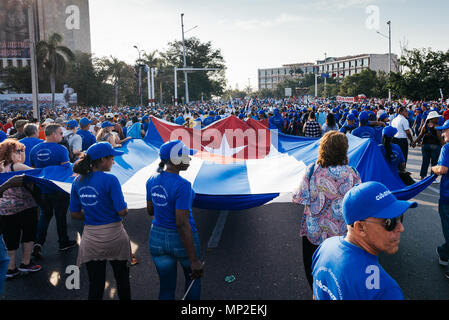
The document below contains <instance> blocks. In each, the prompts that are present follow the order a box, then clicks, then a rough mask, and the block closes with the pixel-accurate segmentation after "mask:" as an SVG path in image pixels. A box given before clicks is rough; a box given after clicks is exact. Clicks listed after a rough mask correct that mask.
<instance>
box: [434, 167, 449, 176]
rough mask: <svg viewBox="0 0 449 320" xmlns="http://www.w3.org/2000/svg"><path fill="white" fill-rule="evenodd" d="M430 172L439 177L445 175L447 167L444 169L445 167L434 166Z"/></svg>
mask: <svg viewBox="0 0 449 320" xmlns="http://www.w3.org/2000/svg"><path fill="white" fill-rule="evenodd" d="M432 172H433V173H435V174H437V175H439V176H442V175H445V174H446V173H447V172H448V167H446V166H434V167H432Z"/></svg>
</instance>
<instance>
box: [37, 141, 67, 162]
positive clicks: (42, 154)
mask: <svg viewBox="0 0 449 320" xmlns="http://www.w3.org/2000/svg"><path fill="white" fill-rule="evenodd" d="M30 160H31V166H33V167H34V168H45V167H49V166H59V165H60V164H61V163H65V162H70V160H69V151H68V150H67V148H66V147H64V146H62V145H60V144H59V143H55V142H42V143H39V144H37V145H36V146H34V148H33V149H32V150H31V153H30Z"/></svg>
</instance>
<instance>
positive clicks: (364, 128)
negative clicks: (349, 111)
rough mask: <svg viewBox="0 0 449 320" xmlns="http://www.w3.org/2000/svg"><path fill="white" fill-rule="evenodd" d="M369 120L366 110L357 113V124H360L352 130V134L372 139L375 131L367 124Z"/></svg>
mask: <svg viewBox="0 0 449 320" xmlns="http://www.w3.org/2000/svg"><path fill="white" fill-rule="evenodd" d="M368 122H369V114H368V112H366V111H363V112H361V113H360V115H359V124H360V126H359V127H358V128H357V129H355V130H353V131H352V134H353V135H354V136H356V137H359V138H362V139H365V138H369V139H373V140H374V138H375V131H374V129H373V128H371V127H370V126H368Z"/></svg>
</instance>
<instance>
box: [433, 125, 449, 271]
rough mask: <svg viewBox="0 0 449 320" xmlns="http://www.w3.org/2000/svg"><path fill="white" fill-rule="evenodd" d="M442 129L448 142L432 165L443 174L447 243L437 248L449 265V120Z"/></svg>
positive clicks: (442, 213) (443, 219)
mask: <svg viewBox="0 0 449 320" xmlns="http://www.w3.org/2000/svg"><path fill="white" fill-rule="evenodd" d="M436 129H437V130H440V131H441V136H442V137H443V139H444V141H445V142H446V144H445V145H444V146H443V148H442V149H441V153H440V157H439V159H438V164H437V165H436V166H434V167H432V172H433V173H435V174H437V175H440V176H442V177H441V183H440V200H439V202H438V212H439V214H440V218H441V226H442V229H443V235H444V240H445V243H444V244H442V245H441V246H439V247H438V248H437V254H438V257H439V262H440V264H441V265H443V266H448V261H449V174H448V168H449V120H447V121H446V122H445V123H444V125H443V126H441V127H437V128H436ZM445 275H446V278H448V279H449V271H447V272H446V273H445Z"/></svg>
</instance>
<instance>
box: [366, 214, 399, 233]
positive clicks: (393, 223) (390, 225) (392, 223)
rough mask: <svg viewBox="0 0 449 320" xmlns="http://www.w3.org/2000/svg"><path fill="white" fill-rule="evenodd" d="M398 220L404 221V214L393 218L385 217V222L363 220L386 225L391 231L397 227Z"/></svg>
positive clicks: (386, 228)
mask: <svg viewBox="0 0 449 320" xmlns="http://www.w3.org/2000/svg"><path fill="white" fill-rule="evenodd" d="M398 220H399V221H401V223H402V221H404V215H400V216H399V217H396V218H392V219H384V221H383V222H376V221H371V220H362V221H365V222H371V223H375V224H379V225H381V226H384V228H385V230H387V231H389V232H391V231H393V230H394V229H396V226H397V224H398Z"/></svg>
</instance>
